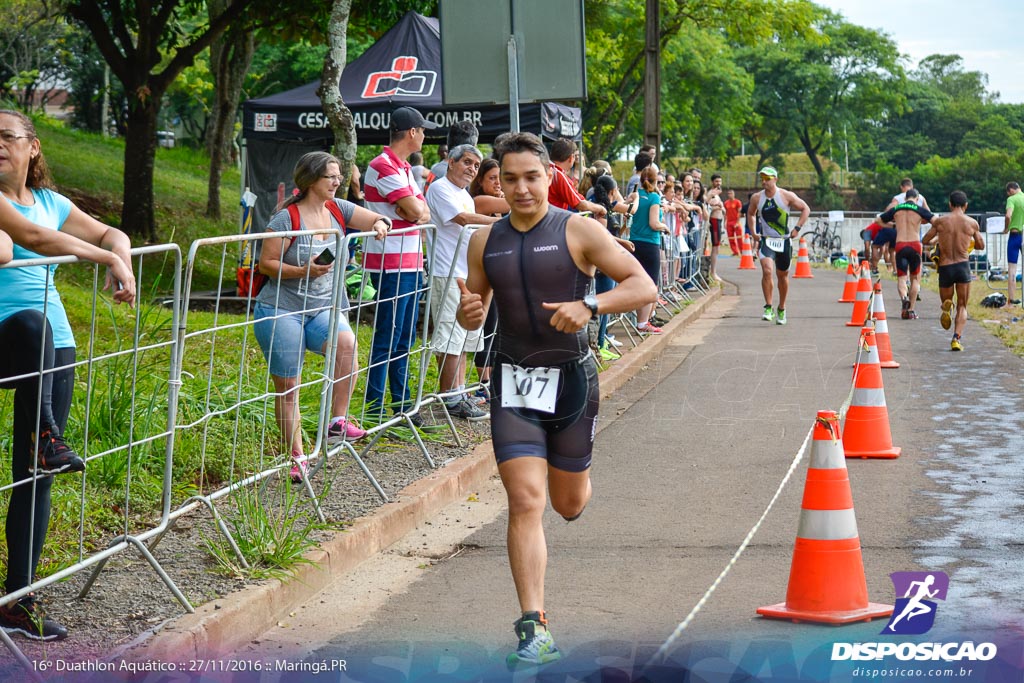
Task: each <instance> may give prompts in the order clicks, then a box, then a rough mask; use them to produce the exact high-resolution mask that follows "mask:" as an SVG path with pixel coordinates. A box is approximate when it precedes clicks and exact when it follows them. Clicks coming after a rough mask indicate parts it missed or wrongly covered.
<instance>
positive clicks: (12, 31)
mask: <svg viewBox="0 0 1024 683" xmlns="http://www.w3.org/2000/svg"><path fill="white" fill-rule="evenodd" d="M0 7H2V8H3V16H4V19H3V22H2V23H0V98H3V97H8V98H12V99H16V101H17V103H18V106H19V107H20V108H21V109H23V110H25V111H31V109H32V108H33V104H34V103H35V102H38V104H39V105H40V106H43V105H45V104H46V101H47V100H48V99H49V93H48V92H43V93H41V96H40V97H36V95H37V93H38V88H39V86H40V84H53V83H55V82H56V81H57V80H58V77H59V76H60V75H61V56H62V53H63V51H64V50H66V45H65V44H64V43H65V42H66V40H67V38H68V36H69V34H70V32H71V29H70V27H69V26H68V24H67V22H66V21H65V20H64V18H63V17H62V16H61V15H60V13H59V12H58V11H57V8H56V7H55V6H53V3H51V2H47V1H46V0H44V1H43V2H39V1H38V0H36V1H34V2H33V1H31V0H3V2H0ZM49 90H51V91H52V90H53V87H52V86H50V87H49Z"/></svg>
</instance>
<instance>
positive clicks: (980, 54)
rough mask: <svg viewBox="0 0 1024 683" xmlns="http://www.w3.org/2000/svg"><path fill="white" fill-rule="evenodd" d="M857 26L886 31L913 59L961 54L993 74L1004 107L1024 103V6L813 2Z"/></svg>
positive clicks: (972, 67)
mask: <svg viewBox="0 0 1024 683" xmlns="http://www.w3.org/2000/svg"><path fill="white" fill-rule="evenodd" d="M814 2H816V3H817V4H819V5H822V6H824V7H828V8H829V9H832V10H835V11H837V12H839V13H840V14H842V15H843V16H845V17H846V19H847V20H848V21H850V22H852V23H854V24H858V25H860V26H866V27H868V28H874V29H881V30H882V31H884V32H886V33H888V34H889V36H890V37H892V38H893V39H894V40H895V41H896V44H897V45H898V46H899V50H900V52H901V53H903V54H904V55H906V56H908V57H909V58H910V59H911V63H910V65H909V68H913V67H914V66H916V65H917V62H918V60H920V59H921V58H923V57H927V56H928V55H931V54H936V53H941V54H958V55H960V56H961V57H963V60H964V67H965V69H966V70H968V71H981V72H983V73H986V74H988V79H989V80H988V87H989V90H990V91H993V90H994V91H998V92H999V99H1000V101H1002V102H1014V103H1022V102H1024V3H1022V2H1017V1H1011V0H968V1H966V2H965V1H963V0H960V1H957V2H954V1H953V0H926V1H925V2H900V1H899V0H814Z"/></svg>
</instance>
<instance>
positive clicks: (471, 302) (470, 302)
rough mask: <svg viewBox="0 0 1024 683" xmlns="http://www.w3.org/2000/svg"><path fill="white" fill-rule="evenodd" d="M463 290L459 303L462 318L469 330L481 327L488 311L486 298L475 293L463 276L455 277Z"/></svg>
mask: <svg viewBox="0 0 1024 683" xmlns="http://www.w3.org/2000/svg"><path fill="white" fill-rule="evenodd" d="M455 282H457V283H458V285H459V291H460V292H462V298H461V300H460V302H459V305H460V306H461V308H462V319H463V321H464V322H465V328H466V329H467V330H476V329H479V328H480V326H481V325H483V324H484V318H485V317H486V315H487V312H486V311H484V300H483V297H481V296H480V295H479V294H474V293H473V292H471V291H469V289H468V288H467V287H466V281H465V280H463V279H462V278H455Z"/></svg>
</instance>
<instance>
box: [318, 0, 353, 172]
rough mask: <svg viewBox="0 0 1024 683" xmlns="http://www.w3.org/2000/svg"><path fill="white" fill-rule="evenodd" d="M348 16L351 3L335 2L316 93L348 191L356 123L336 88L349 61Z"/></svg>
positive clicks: (342, 0)
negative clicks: (329, 126)
mask: <svg viewBox="0 0 1024 683" xmlns="http://www.w3.org/2000/svg"><path fill="white" fill-rule="evenodd" d="M351 12H352V0H334V3H333V6H332V8H331V18H330V20H329V21H328V23H327V54H326V55H324V69H323V72H322V73H321V76H320V87H319V88H317V91H316V94H317V97H319V98H320V105H321V106H322V107H323V110H324V113H325V114H326V115H327V120H328V121H330V123H331V131H332V132H333V133H334V153H335V155H336V156H337V157H338V159H339V160H340V161H341V169H340V170H341V177H342V184H341V186H342V187H348V182H349V178H350V176H351V175H352V170H351V169H352V162H354V161H355V159H356V147H357V141H356V126H355V121H354V120H353V119H352V111H351V110H350V109H349V108H348V107H347V106H345V100H343V99H342V97H341V88H340V85H339V84H340V83H341V73H342V71H344V69H345V64H346V63H347V61H348V56H347V51H346V49H347V47H348V45H347V40H346V37H347V35H348V19H349V15H350V14H351Z"/></svg>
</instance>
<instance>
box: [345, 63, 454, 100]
mask: <svg viewBox="0 0 1024 683" xmlns="http://www.w3.org/2000/svg"><path fill="white" fill-rule="evenodd" d="M419 61H420V60H419V58H418V57H413V56H410V55H405V56H402V57H395V59H394V61H393V62H392V63H391V71H375V72H373V73H371V74H370V75H369V76H367V77H366V87H364V88H363V97H365V98H372V97H394V96H396V95H405V96H407V97H430V95H431V94H432V93H433V92H434V86H435V85H437V72H436V71H426V70H419V71H418V70H417V69H416V65H417V64H418V63H419Z"/></svg>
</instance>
